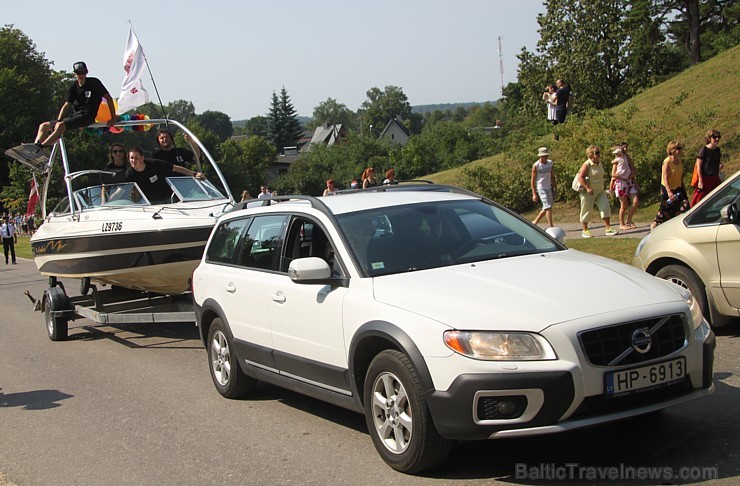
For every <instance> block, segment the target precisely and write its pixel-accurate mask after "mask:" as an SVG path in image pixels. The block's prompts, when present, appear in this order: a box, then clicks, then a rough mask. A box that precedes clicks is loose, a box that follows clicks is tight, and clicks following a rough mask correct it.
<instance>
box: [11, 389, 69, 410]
mask: <svg viewBox="0 0 740 486" xmlns="http://www.w3.org/2000/svg"><path fill="white" fill-rule="evenodd" d="M1 390H2V388H0V408H2V407H21V408H22V409H23V410H47V409H50V408H56V407H59V406H61V403H58V402H60V401H62V400H66V399H67V398H71V397H72V395H69V394H67V393H63V392H60V391H59V390H33V391H27V392H19V393H10V394H8V395H6V394H4V393H3V392H2V391H1Z"/></svg>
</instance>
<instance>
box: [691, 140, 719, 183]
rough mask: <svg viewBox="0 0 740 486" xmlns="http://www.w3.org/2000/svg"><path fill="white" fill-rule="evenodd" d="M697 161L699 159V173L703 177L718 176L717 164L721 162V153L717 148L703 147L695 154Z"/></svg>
mask: <svg viewBox="0 0 740 486" xmlns="http://www.w3.org/2000/svg"><path fill="white" fill-rule="evenodd" d="M696 158H697V159H701V173H702V175H705V176H716V175H719V164H720V162H721V161H722V152H721V151H720V149H719V147H714V148H713V149H710V148H707V146H706V145H705V146H703V147H702V148H700V149H699V153H698V154H696Z"/></svg>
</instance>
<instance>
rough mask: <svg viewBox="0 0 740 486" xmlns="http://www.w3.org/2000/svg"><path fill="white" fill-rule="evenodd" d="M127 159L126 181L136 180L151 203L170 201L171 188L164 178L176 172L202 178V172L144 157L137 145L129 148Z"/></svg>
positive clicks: (174, 174)
mask: <svg viewBox="0 0 740 486" xmlns="http://www.w3.org/2000/svg"><path fill="white" fill-rule="evenodd" d="M128 160H129V163H130V164H131V167H129V168H128V170H126V182H136V183H137V184H138V185H139V187H140V188H141V190H142V191H143V192H144V195H145V196H146V198H147V199H149V202H151V203H153V204H158V203H163V202H170V197H171V196H172V188H170V186H169V184H167V181H166V180H165V179H166V178H167V177H172V176H176V175H177V174H181V175H186V176H190V177H196V178H198V179H203V173H202V172H195V171H192V170H190V169H188V168H185V167H182V166H180V165H172V164H170V163H169V162H165V161H163V160H157V159H145V158H144V151H143V150H142V149H141V148H139V147H134V148H132V149H129V152H128Z"/></svg>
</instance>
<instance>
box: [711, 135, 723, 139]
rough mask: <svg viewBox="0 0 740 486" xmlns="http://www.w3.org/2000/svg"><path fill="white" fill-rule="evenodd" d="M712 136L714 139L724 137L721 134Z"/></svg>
mask: <svg viewBox="0 0 740 486" xmlns="http://www.w3.org/2000/svg"><path fill="white" fill-rule="evenodd" d="M712 138H713V139H715V140H719V139H720V138H722V137H721V136H719V135H712Z"/></svg>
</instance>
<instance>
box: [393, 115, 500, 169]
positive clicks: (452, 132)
mask: <svg viewBox="0 0 740 486" xmlns="http://www.w3.org/2000/svg"><path fill="white" fill-rule="evenodd" d="M485 147H486V144H485V143H484V135H483V134H482V133H481V132H478V131H468V129H467V128H466V127H465V126H464V125H463V124H462V123H457V122H450V121H442V122H438V123H434V124H432V125H427V126H426V127H424V130H423V131H422V132H421V134H420V135H417V136H414V137H411V138H410V139H409V143H408V144H407V145H406V146H405V147H404V148H403V149H402V150H401V153H400V154H399V156H398V162H397V167H396V172H397V173H399V178H400V177H404V178H408V179H413V178H417V177H420V176H423V175H426V174H430V173H434V172H439V171H441V170H446V169H451V168H453V167H458V166H460V165H463V164H466V163H468V162H472V161H473V160H476V159H478V158H480V157H482V156H484V155H488V154H487V153H486V152H485Z"/></svg>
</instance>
